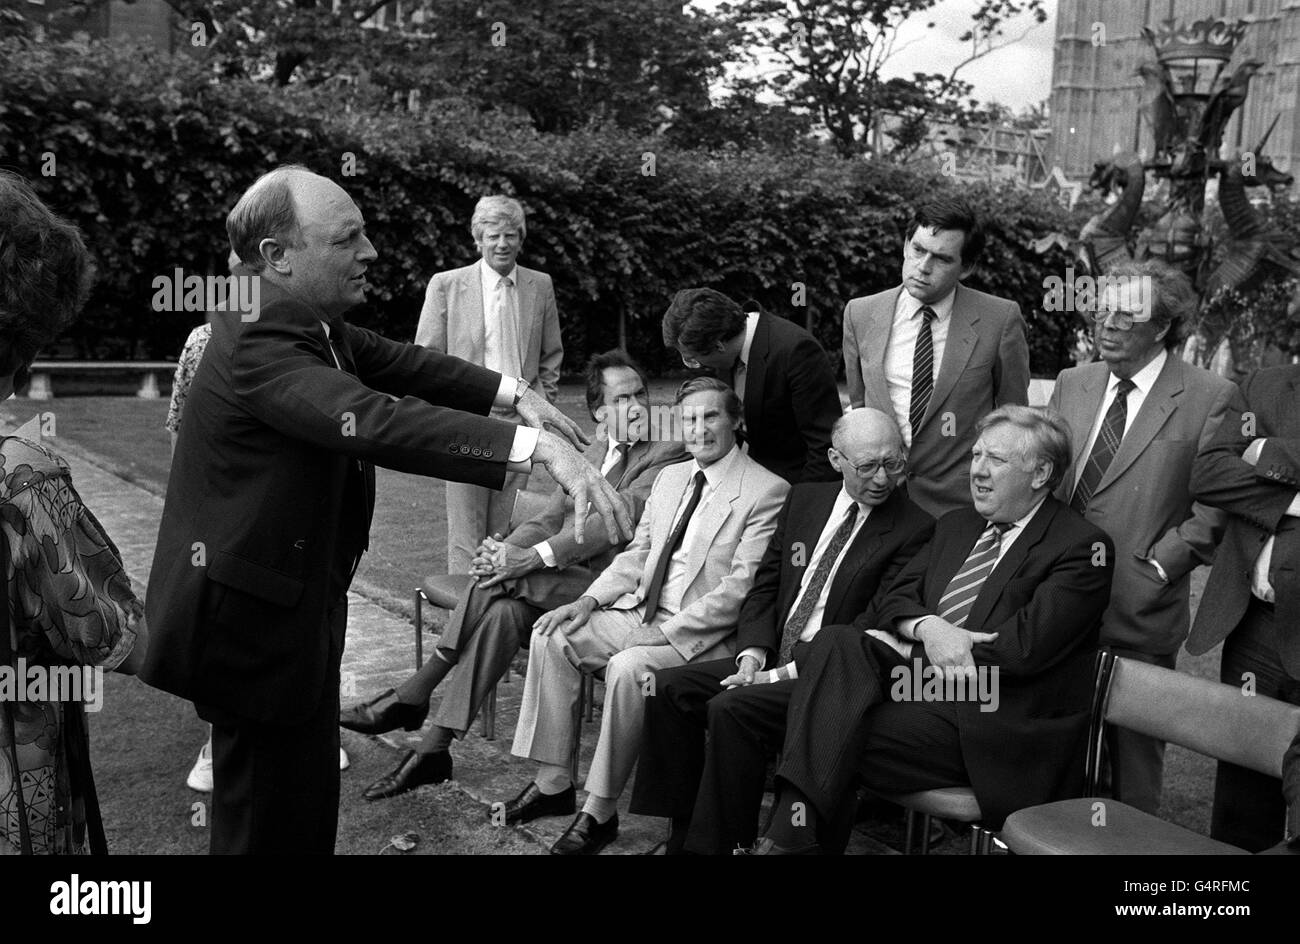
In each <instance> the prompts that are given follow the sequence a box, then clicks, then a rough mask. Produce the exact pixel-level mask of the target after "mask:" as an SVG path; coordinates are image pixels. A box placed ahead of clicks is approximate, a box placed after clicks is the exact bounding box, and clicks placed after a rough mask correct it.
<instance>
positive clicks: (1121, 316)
mask: <svg viewBox="0 0 1300 944" xmlns="http://www.w3.org/2000/svg"><path fill="white" fill-rule="evenodd" d="M1112 315H1114V316H1115V321H1114V325H1115V330H1117V331H1132V330H1133V325H1134V324H1135V323H1138V322H1143V321H1150V320H1151V319H1150V317H1148V316H1147V315H1135V314H1134V313H1133V312H1131V311H1105V310H1099V311H1094V312H1091V313H1090V314H1089V315H1088V317H1089V318H1091V319H1092V320H1093V321H1094V322H1096V323H1097V324H1098V325H1104V324H1105V323H1106V322H1107V320H1108V319H1109V318H1110V317H1111V316H1112Z"/></svg>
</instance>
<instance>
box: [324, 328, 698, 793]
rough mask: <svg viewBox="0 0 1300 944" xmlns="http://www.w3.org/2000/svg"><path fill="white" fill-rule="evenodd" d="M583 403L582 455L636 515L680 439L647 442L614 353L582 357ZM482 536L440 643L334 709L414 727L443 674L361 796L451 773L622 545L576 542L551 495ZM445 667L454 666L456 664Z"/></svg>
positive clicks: (354, 724)
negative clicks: (409, 739)
mask: <svg viewBox="0 0 1300 944" xmlns="http://www.w3.org/2000/svg"><path fill="white" fill-rule="evenodd" d="M587 409H588V410H590V411H591V415H592V418H593V419H595V420H596V424H597V428H596V435H595V436H594V437H592V439H593V442H592V445H591V446H590V447H589V448H588V450H587V459H588V461H590V462H591V464H592V465H594V466H596V467H597V468H599V469H600V470H601V473H602V474H603V475H604V476H605V477H606V479H608V480H609V482H610V484H612V485H613V486H614V487H615V488H617V489H618V494H619V497H620V498H622V499H623V500H624V502H625V503H626V505H627V506H628V511H629V513H630V515H631V518H632V520H633V521H636V520H637V519H639V518H640V517H641V510H642V508H643V507H644V505H645V500H646V498H647V496H649V494H650V486H651V484H652V483H653V482H654V480H655V476H657V475H658V474H659V472H660V470H661V469H663V468H664V467H665V466H667V465H671V464H672V463H674V462H681V461H683V460H685V459H686V458H687V455H686V450H685V449H683V448H682V444H681V443H679V442H673V441H667V442H648V441H646V440H647V436H648V435H649V425H648V404H647V401H646V382H645V375H644V374H643V373H642V371H641V369H640V368H639V367H638V366H637V365H636V364H635V363H634V362H633V361H632V360H631V358H629V357H628V356H627V354H625V353H624V352H623V351H621V350H612V351H606V352H605V353H604V354H597V355H596V356H594V357H592V358H591V360H590V361H589V362H588V363H587ZM500 537H501V536H500V535H499V534H498V535H496V538H495V539H494V538H493V537H492V536H489V537H488V538H486V539H485V540H484V542H483V544H482V545H480V551H481V555H480V556H479V557H476V558H475V562H474V573H475V575H476V577H475V582H474V583H471V584H470V585H469V586H467V587H466V588H465V592H464V594H463V595H462V596H461V599H460V602H459V603H458V605H457V606H456V609H455V610H454V611H453V612H452V614H451V619H450V620H449V621H448V624H447V628H446V630H445V631H444V632H443V634H442V635H441V636H440V637H439V639H438V646H437V648H436V649H434V657H433V658H431V659H430V660H429V661H428V662H427V663H426V664H425V665H424V667H423V668H422V669H420V671H418V672H416V673H415V675H413V676H411V677H410V678H409V679H407V680H406V681H405V682H403V683H402V684H401V685H399V686H398V687H397V689H396V690H395V691H394V690H393V689H391V688H390V689H389V690H388V691H386V692H383V693H382V694H380V695H378V696H376V697H375V698H372V699H371V700H370V701H368V702H365V703H364V704H361V705H357V706H355V707H352V708H348V709H345V710H344V711H343V712H341V713H340V716H339V724H340V725H342V726H343V727H345V728H348V729H349V730H352V731H359V732H361V733H362V734H382V733H384V732H386V731H392V730H393V729H394V728H397V727H404V728H405V729H406V730H408V731H413V730H415V729H416V728H418V727H419V726H420V725H421V724H422V723H423V722H424V719H425V716H426V715H428V713H429V698H430V696H431V695H432V694H433V691H434V689H435V688H436V687H437V685H438V684H439V682H441V681H442V680H443V678H445V677H446V676H447V674H448V673H449V672H450V673H451V681H450V682H449V683H448V687H447V690H446V692H445V693H444V695H443V698H442V703H441V706H440V707H439V709H438V714H437V716H436V718H435V719H434V724H433V726H432V728H430V730H429V732H428V734H426V735H425V737H424V740H423V741H422V742H421V743H420V746H419V747H418V748H417V749H416V750H414V751H408V752H407V753H406V755H405V756H404V757H403V758H402V759H401V761H400V762H399V763H398V765H397V767H396V768H394V769H393V770H392V771H391V772H390V773H388V774H385V775H384V776H383V777H381V778H379V780H377V781H375V782H374V783H372V784H371V785H370V786H369V787H367V788H366V790H365V792H364V793H363V794H362V795H363V796H364V797H365V798H366V799H367V800H378V799H382V798H386V797H392V796H397V795H398V794H400V793H405V792H406V791H408V790H411V789H413V788H414V787H418V786H420V785H421V784H426V783H442V782H443V781H446V780H450V779H451V777H452V762H451V753H450V751H449V750H448V749H449V748H450V747H451V743H452V741H453V740H454V739H455V738H457V737H464V735H465V731H466V730H467V729H468V728H469V726H470V723H471V722H472V721H473V720H474V717H475V716H476V715H477V714H478V711H479V708H480V707H481V706H482V704H483V700H484V699H485V698H486V697H487V695H488V693H489V692H491V691H492V688H493V686H495V685H496V683H497V681H498V680H499V679H500V678H501V676H502V675H504V674H505V672H506V670H507V669H508V668H509V667H510V662H511V660H512V659H513V658H514V655H515V653H516V652H517V651H518V650H519V647H520V646H526V645H527V644H528V637H529V635H530V634H531V633H532V629H533V623H534V622H535V621H536V620H537V618H538V617H539V616H541V615H542V614H543V613H544V612H546V611H547V610H549V609H553V608H554V607H557V606H560V605H562V604H564V603H570V602H572V601H573V600H575V599H577V598H578V596H579V595H581V594H582V592H583V591H584V590H586V589H587V587H588V586H590V585H591V581H592V580H593V579H595V577H596V575H597V574H599V573H600V572H601V571H602V570H604V568H605V566H606V565H607V564H609V562H610V561H611V560H613V558H614V555H615V554H617V553H618V552H619V551H620V550H622V548H623V545H621V544H613V543H611V542H610V540H609V535H608V534H607V533H605V532H604V530H603V529H602V528H601V527H600V526H599V524H598V523H597V522H594V521H593V522H592V525H591V527H588V528H587V529H586V532H585V534H584V538H585V539H584V541H583V542H582V543H581V544H579V543H578V542H577V541H576V540H575V539H574V534H573V500H572V499H570V498H568V497H567V496H566V495H564V493H563V492H556V493H555V495H554V496H552V498H551V501H550V503H549V504H548V505H547V507H546V508H545V510H543V511H542V512H541V513H540V514H538V515H536V516H535V517H533V518H531V519H530V520H528V521H526V522H524V523H523V524H521V525H520V526H519V527H518V528H516V529H515V531H514V532H512V533H511V534H509V535H508V536H507V537H506V538H505V539H504V540H500ZM453 666H459V668H458V669H457V670H456V671H455V672H452V668H453Z"/></svg>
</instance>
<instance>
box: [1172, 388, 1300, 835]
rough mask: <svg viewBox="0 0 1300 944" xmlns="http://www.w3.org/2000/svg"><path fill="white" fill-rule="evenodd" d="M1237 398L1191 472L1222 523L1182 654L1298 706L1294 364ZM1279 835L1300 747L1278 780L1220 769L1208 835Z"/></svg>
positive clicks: (1298, 800)
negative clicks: (1215, 660) (1206, 658)
mask: <svg viewBox="0 0 1300 944" xmlns="http://www.w3.org/2000/svg"><path fill="white" fill-rule="evenodd" d="M1241 390H1242V395H1243V396H1242V402H1241V403H1240V404H1238V403H1233V404H1232V405H1231V406H1230V407H1229V408H1228V413H1227V416H1225V417H1224V419H1223V422H1222V423H1221V424H1220V425H1219V429H1218V431H1217V433H1216V434H1215V436H1214V439H1213V440H1211V441H1210V443H1209V445H1208V446H1207V447H1206V448H1205V449H1203V450H1202V451H1201V453H1200V455H1199V456H1197V458H1196V462H1195V463H1194V464H1193V466H1192V481H1191V489H1192V493H1193V494H1194V495H1195V496H1196V497H1197V499H1198V500H1199V501H1203V502H1205V503H1206V504H1210V505H1213V506H1214V507H1215V508H1218V509H1221V510H1222V511H1223V512H1225V513H1226V514H1227V516H1228V521H1227V531H1226V533H1225V534H1224V537H1223V544H1222V545H1221V546H1220V547H1219V550H1218V554H1217V556H1216V557H1215V560H1214V569H1213V570H1211V571H1210V579H1209V581H1208V582H1207V583H1206V585H1205V592H1204V594H1202V596H1201V603H1200V606H1199V607H1198V608H1197V611H1196V622H1195V623H1193V624H1192V632H1191V635H1190V636H1189V637H1188V638H1187V651H1188V652H1190V653H1192V654H1193V655H1201V654H1202V653H1205V652H1209V651H1210V650H1211V649H1213V648H1214V647H1215V646H1217V645H1218V644H1219V643H1220V642H1222V643H1223V662H1222V664H1221V667H1220V669H1219V680H1220V681H1222V682H1224V683H1226V684H1228V685H1232V686H1235V687H1237V688H1240V689H1241V693H1242V697H1250V696H1251V695H1267V696H1268V697H1270V698H1277V699H1279V700H1281V701H1287V702H1290V703H1291V704H1293V705H1300V365H1296V364H1288V365H1285V366H1282V367H1269V368H1267V369H1265V370H1260V371H1256V372H1255V373H1253V374H1251V375H1250V376H1249V377H1247V378H1246V380H1245V381H1244V382H1243V383H1242V386H1241ZM1242 736H1243V737H1247V736H1249V732H1244V731H1243V732H1242ZM1284 824H1285V827H1284ZM1284 829H1285V835H1286V838H1287V839H1288V840H1290V841H1291V842H1292V843H1297V842H1300V739H1297V740H1296V741H1295V742H1294V743H1293V744H1292V745H1291V749H1290V750H1289V751H1288V752H1287V754H1286V757H1285V759H1284V761H1283V767H1282V782H1281V783H1279V782H1278V781H1277V780H1276V779H1275V778H1273V777H1269V776H1268V775H1266V774H1261V773H1257V772H1255V771H1253V770H1250V769H1248V768H1245V767H1239V766H1237V765H1236V764H1229V763H1226V762H1224V761H1220V762H1219V768H1218V774H1217V776H1216V778H1215V782H1214V812H1213V814H1212V816H1211V818H1210V835H1211V836H1213V837H1214V838H1215V839H1218V840H1220V841H1221V842H1227V843H1231V844H1232V845H1234V846H1240V847H1242V848H1243V849H1248V850H1250V851H1251V852H1259V851H1261V850H1263V849H1267V848H1268V847H1270V846H1272V845H1274V844H1275V843H1277V842H1278V841H1279V840H1280V839H1282V837H1283V831H1284Z"/></svg>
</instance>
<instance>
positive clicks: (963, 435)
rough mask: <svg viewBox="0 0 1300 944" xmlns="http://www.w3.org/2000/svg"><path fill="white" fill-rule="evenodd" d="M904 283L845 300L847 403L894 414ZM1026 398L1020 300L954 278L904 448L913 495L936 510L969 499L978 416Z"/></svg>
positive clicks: (1026, 356)
mask: <svg viewBox="0 0 1300 944" xmlns="http://www.w3.org/2000/svg"><path fill="white" fill-rule="evenodd" d="M901 291H903V287H902V286H901V285H900V286H897V287H895V288H891V289H888V290H887V291H884V292H877V293H876V294H875V295H870V296H868V297H866V298H855V299H853V300H851V301H850V302H849V303H848V304H847V305H845V306H844V371H845V374H846V376H847V377H848V383H849V405H850V406H854V407H857V406H870V407H875V408H876V409H877V410H882V411H883V412H885V413H887V414H889V415H890V416H894V415H895V414H894V405H893V402H892V401H891V400H890V399H889V384H888V383H887V382H886V380H885V370H884V365H885V354H886V352H887V351H888V349H889V336H890V334H891V333H892V331H893V326H894V308H895V307H896V306H897V304H898V293H899V292H901ZM1028 402H1029V345H1028V342H1026V340H1025V323H1024V320H1023V319H1022V318H1021V317H1020V306H1019V305H1017V304H1016V303H1015V302H1013V301H1011V300H1010V299H1006V298H998V297H997V296H996V295H989V294H987V293H985V292H979V291H976V290H975V289H973V288H967V287H966V286H964V285H958V286H957V294H956V296H955V297H954V298H953V304H952V322H951V323H950V324H949V326H948V340H947V341H946V342H945V344H944V348H943V360H942V361H941V362H940V363H939V369H938V371H937V372H936V373H935V377H934V393H933V395H932V396H931V397H930V405H929V406H928V407H927V408H926V411H925V416H924V417H922V419H921V429H920V431H919V432H917V431H914V432H913V434H912V446H911V449H910V450H909V452H908V457H907V465H908V469H909V475H908V487H909V490H910V491H911V494H912V500H913V501H915V502H916V503H917V504H918V505H920V506H921V507H922V508H924V509H925V510H926V511H928V512H929V513H930V514H932V515H936V516H937V515H942V514H944V513H946V512H949V511H953V510H954V509H957V508H968V507H970V503H971V497H970V450H971V446H973V445H974V444H975V424H976V422H977V421H978V420H979V419H980V418H981V417H982V416H984V414H986V413H988V412H990V411H991V410H993V409H994V408H995V407H999V406H1003V405H1005V404H1007V403H1017V404H1025V403H1028Z"/></svg>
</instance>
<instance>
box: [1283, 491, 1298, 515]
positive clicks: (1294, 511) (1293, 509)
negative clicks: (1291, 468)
mask: <svg viewBox="0 0 1300 944" xmlns="http://www.w3.org/2000/svg"><path fill="white" fill-rule="evenodd" d="M1286 513H1287V514H1288V515H1290V516H1291V517H1292V518H1300V492H1296V493H1295V498H1293V499H1291V504H1289V505H1287V506H1286Z"/></svg>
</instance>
